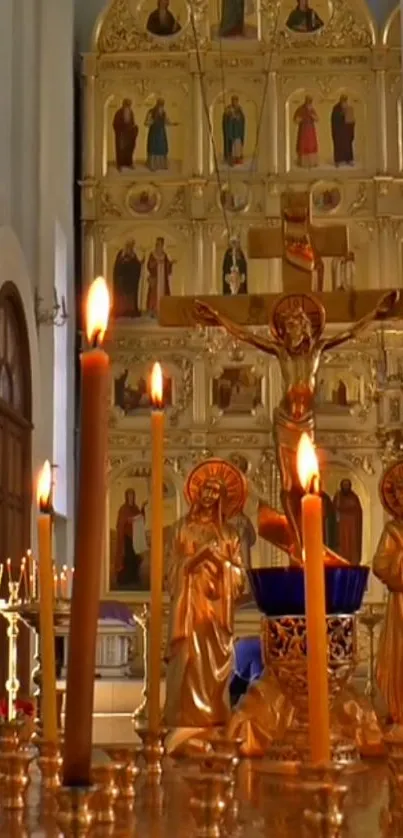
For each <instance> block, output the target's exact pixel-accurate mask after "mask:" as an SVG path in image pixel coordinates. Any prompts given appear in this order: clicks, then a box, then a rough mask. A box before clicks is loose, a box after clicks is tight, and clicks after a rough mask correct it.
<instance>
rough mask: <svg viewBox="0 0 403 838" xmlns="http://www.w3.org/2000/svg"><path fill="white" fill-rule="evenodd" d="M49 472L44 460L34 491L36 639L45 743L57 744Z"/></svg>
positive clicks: (47, 462)
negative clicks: (35, 499)
mask: <svg viewBox="0 0 403 838" xmlns="http://www.w3.org/2000/svg"><path fill="white" fill-rule="evenodd" d="M50 492H51V470H50V463H49V460H46V462H45V464H44V466H43V469H42V471H41V473H40V476H39V480H38V488H37V498H38V506H39V516H38V552H39V635H40V651H41V662H42V668H41V676H42V691H41V696H42V723H43V738H44V740H45V742H57V740H58V731H57V700H56V664H55V629H54V622H53V567H52V557H51V553H52V505H51V500H50Z"/></svg>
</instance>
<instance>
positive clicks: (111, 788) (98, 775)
mask: <svg viewBox="0 0 403 838" xmlns="http://www.w3.org/2000/svg"><path fill="white" fill-rule="evenodd" d="M116 774H117V766H116V765H115V763H113V762H104V763H100V764H99V765H93V766H92V782H93V783H94V794H93V796H92V799H91V811H92V812H93V815H94V823H96V824H113V823H115V820H116V818H115V809H114V807H115V803H116V800H117V798H118V796H119V789H118V786H117V785H116Z"/></svg>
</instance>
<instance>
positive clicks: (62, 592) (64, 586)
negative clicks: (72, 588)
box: [60, 570, 67, 599]
mask: <svg viewBox="0 0 403 838" xmlns="http://www.w3.org/2000/svg"><path fill="white" fill-rule="evenodd" d="M60 596H61V598H62V599H67V575H66V572H65V570H62V572H61V574H60Z"/></svg>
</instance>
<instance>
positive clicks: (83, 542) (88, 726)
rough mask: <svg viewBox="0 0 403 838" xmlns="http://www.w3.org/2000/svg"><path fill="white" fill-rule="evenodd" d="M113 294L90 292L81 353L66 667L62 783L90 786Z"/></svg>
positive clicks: (101, 286)
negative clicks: (106, 339)
mask: <svg viewBox="0 0 403 838" xmlns="http://www.w3.org/2000/svg"><path fill="white" fill-rule="evenodd" d="M108 316H109V293H108V288H107V285H106V282H105V280H104V279H103V278H102V277H98V279H96V280H95V281H94V282H93V283H92V285H91V287H90V289H89V293H88V298H87V316H86V333H87V340H88V344H89V349H88V351H86V352H83V353H82V355H81V359H80V362H81V409H80V437H79V440H80V443H79V444H80V457H79V473H78V497H77V518H76V544H75V573H74V579H73V591H72V599H71V617H70V635H69V656H68V666H67V688H66V718H65V739H64V741H65V744H64V768H63V782H64V785H65V786H89V785H90V784H91V762H92V721H93V719H92V712H93V703H94V679H95V656H96V642H97V630H98V612H99V600H100V588H101V567H102V552H103V548H104V520H105V515H104V512H105V506H106V456H107V416H108V396H109V386H110V383H109V358H108V356H107V354H106V352H105V351H104V350H103V349H102V340H103V336H104V334H105V330H106V327H107V323H108Z"/></svg>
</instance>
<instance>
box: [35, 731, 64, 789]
mask: <svg viewBox="0 0 403 838" xmlns="http://www.w3.org/2000/svg"><path fill="white" fill-rule="evenodd" d="M38 749H39V757H38V767H39V770H40V772H41V775H42V780H41V791H43V792H44V793H45V794H54V793H55V792H57V791H58V789H59V788H60V785H61V778H60V772H61V768H62V765H63V760H62V757H61V753H60V748H59V745H58V744H56V743H55V742H45V741H44V740H40V741H39V742H38Z"/></svg>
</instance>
